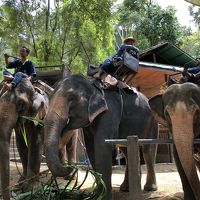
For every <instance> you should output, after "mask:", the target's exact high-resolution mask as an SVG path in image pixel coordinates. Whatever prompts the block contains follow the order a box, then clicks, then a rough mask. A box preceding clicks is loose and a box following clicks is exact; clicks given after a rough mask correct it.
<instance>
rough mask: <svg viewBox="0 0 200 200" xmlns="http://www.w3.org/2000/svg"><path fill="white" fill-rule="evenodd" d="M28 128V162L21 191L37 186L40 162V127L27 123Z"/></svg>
mask: <svg viewBox="0 0 200 200" xmlns="http://www.w3.org/2000/svg"><path fill="white" fill-rule="evenodd" d="M27 128H28V164H27V176H26V179H27V181H26V182H25V183H24V185H23V191H29V190H31V189H33V188H36V187H37V186H38V179H39V171H40V163H41V154H42V152H41V150H42V148H41V143H42V138H41V127H35V126H34V124H33V123H29V125H28V126H27Z"/></svg>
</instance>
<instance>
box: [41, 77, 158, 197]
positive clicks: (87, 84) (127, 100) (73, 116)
mask: <svg viewBox="0 0 200 200" xmlns="http://www.w3.org/2000/svg"><path fill="white" fill-rule="evenodd" d="M44 124H45V128H44V135H45V136H44V143H45V152H46V161H47V165H48V167H49V169H50V171H51V172H52V174H53V175H54V176H56V177H64V176H66V174H68V173H69V168H64V167H63V165H62V164H61V162H60V160H59V156H58V155H59V153H58V149H59V140H60V137H61V138H62V137H65V134H67V133H68V132H69V131H70V130H73V129H78V128H82V129H83V134H84V139H85V145H86V149H87V154H88V156H89V160H90V162H91V164H92V167H93V169H94V170H96V171H97V172H99V173H101V174H102V178H103V180H104V182H105V185H106V188H107V192H106V195H105V199H106V200H108V199H111V198H112V186H111V174H112V153H113V150H114V147H113V146H112V145H109V144H106V143H105V139H117V138H127V136H129V135H133V134H137V135H138V136H139V138H157V136H158V131H157V122H156V121H155V119H154V117H153V115H152V112H151V109H150V106H149V104H148V99H147V98H146V97H145V96H144V95H143V94H142V93H140V92H138V91H133V90H128V89H127V91H126V89H118V88H113V89H110V90H108V89H107V90H103V89H101V82H100V81H98V80H90V79H87V78H85V77H84V76H82V75H77V74H75V75H69V76H67V77H66V78H65V79H64V80H63V81H62V82H60V83H59V85H58V86H57V88H55V90H54V92H53V94H52V96H51V98H50V104H49V109H48V111H47V114H46V116H45V122H44ZM155 155H156V146H155V145H144V146H143V156H144V159H145V161H146V165H147V180H146V184H145V186H144V189H145V190H157V183H156V176H155V171H154V161H155ZM133 156H134V155H133ZM127 178H128V173H127V168H126V173H125V179H124V182H123V184H122V185H126V186H127Z"/></svg>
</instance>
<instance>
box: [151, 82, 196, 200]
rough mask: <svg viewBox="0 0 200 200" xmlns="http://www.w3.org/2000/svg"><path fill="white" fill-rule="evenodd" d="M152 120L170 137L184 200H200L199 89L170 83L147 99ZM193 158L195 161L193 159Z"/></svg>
mask: <svg viewBox="0 0 200 200" xmlns="http://www.w3.org/2000/svg"><path fill="white" fill-rule="evenodd" d="M149 104H150V106H151V109H152V112H153V113H154V116H155V118H156V119H157V120H158V122H160V123H161V124H163V125H165V126H168V127H169V130H170V132H171V133H172V138H173V154H174V159H175V163H176V166H177V169H178V172H179V175H180V178H181V182H182V186H183V191H184V199H185V200H199V199H200V182H199V178H198V175H197V171H196V167H195V163H196V166H197V167H198V168H199V169H200V167H199V166H200V157H199V155H200V154H199V153H200V145H199V144H195V145H194V144H193V139H194V138H199V137H200V88H199V87H198V86H197V85H196V84H193V83H184V84H173V85H171V86H169V87H168V88H167V90H166V91H165V92H164V93H163V94H158V95H156V96H154V97H152V98H151V99H150V100H149ZM194 158H195V159H194Z"/></svg>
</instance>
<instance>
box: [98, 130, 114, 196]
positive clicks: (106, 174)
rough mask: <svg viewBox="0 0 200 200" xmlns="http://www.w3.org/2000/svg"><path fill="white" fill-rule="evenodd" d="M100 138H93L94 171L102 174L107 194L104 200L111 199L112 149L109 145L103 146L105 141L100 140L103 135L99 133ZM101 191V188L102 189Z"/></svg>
mask: <svg viewBox="0 0 200 200" xmlns="http://www.w3.org/2000/svg"><path fill="white" fill-rule="evenodd" d="M99 135H101V136H100V137H96V136H95V138H94V148H95V170H96V171H97V172H98V173H100V174H102V178H103V181H104V182H105V185H106V188H107V193H106V197H105V200H111V199H112V184H111V176H112V153H113V150H114V149H113V147H112V146H111V145H109V144H105V139H104V138H102V135H103V133H102V132H101V133H100V134H99ZM100 189H103V186H102V188H100Z"/></svg>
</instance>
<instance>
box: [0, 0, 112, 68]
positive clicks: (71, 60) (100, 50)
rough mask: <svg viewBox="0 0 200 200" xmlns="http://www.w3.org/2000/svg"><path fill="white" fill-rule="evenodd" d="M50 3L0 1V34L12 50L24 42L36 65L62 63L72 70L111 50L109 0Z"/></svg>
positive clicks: (110, 6) (105, 54)
mask: <svg viewBox="0 0 200 200" xmlns="http://www.w3.org/2000/svg"><path fill="white" fill-rule="evenodd" d="M50 2H51V1H50V0H48V1H47V3H45V1H43V0H34V1H25V0H19V1H17V0H7V1H4V2H3V3H4V4H3V5H2V6H1V12H0V22H1V25H0V37H2V38H3V39H4V40H5V41H6V43H7V44H8V46H9V47H11V48H12V49H13V52H14V53H16V52H17V48H18V47H19V45H20V44H24V43H25V44H27V45H29V46H31V47H32V48H31V49H32V53H31V56H32V59H33V60H34V62H35V63H36V64H39V65H49V64H59V63H63V62H64V63H65V64H66V65H68V66H69V67H72V66H73V68H72V71H80V70H82V69H83V68H84V69H86V65H87V64H88V62H89V60H91V62H94V63H98V62H101V61H102V60H103V59H104V58H105V57H106V56H108V55H109V54H110V53H111V52H113V50H114V49H113V38H112V33H113V27H112V19H113V17H112V13H111V8H112V5H113V1H112V0H92V1H91V0H84V1H83V0H64V1H61V0H60V1H59V0H56V1H55V2H54V5H52V4H50ZM8 33H9V34H8ZM91 58H92V59H91Z"/></svg>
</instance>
